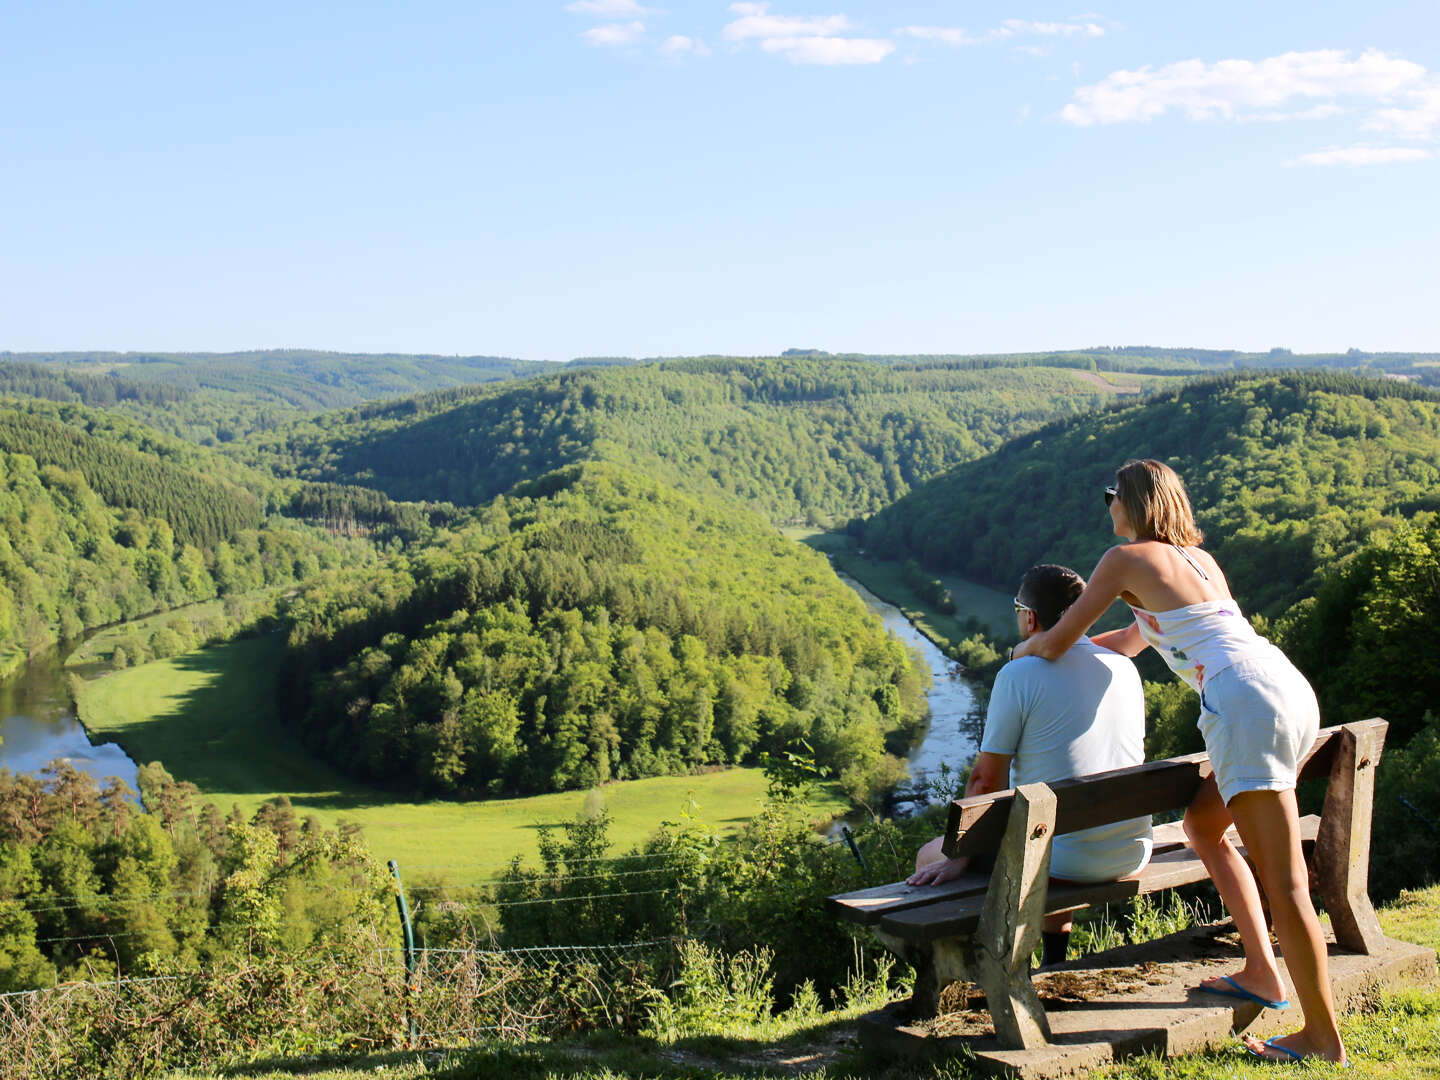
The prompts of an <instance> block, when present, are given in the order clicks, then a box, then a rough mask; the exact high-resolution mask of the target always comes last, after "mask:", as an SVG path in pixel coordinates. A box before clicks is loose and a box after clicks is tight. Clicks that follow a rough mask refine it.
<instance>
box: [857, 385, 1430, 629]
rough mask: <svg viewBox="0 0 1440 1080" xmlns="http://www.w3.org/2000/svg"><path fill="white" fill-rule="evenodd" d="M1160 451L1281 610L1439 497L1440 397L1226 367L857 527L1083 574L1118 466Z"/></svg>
mask: <svg viewBox="0 0 1440 1080" xmlns="http://www.w3.org/2000/svg"><path fill="white" fill-rule="evenodd" d="M1134 457H1157V458H1160V459H1162V460H1165V461H1167V462H1168V463H1170V464H1171V465H1172V466H1173V467H1174V468H1175V469H1176V470H1177V471H1178V472H1179V473H1180V475H1181V476H1182V477H1183V478H1184V480H1185V481H1186V484H1187V486H1188V488H1189V490H1190V495H1191V498H1192V499H1193V500H1194V502H1195V506H1196V511H1197V515H1198V517H1199V521H1200V524H1201V526H1202V528H1204V529H1205V530H1206V532H1207V534H1208V540H1207V543H1208V545H1209V546H1210V547H1211V549H1212V550H1214V551H1215V553H1216V556H1217V558H1219V560H1220V563H1221V565H1222V566H1224V567H1225V569H1226V573H1227V574H1228V575H1229V577H1230V580H1231V586H1232V589H1233V591H1234V592H1235V595H1236V596H1237V598H1239V599H1240V601H1241V603H1242V604H1244V606H1245V608H1246V610H1247V611H1252V612H1256V613H1261V614H1264V615H1267V616H1272V617H1273V616H1276V615H1279V614H1281V613H1282V612H1284V611H1285V610H1286V609H1288V608H1289V607H1290V606H1291V605H1292V604H1294V603H1295V602H1296V601H1298V600H1300V599H1301V598H1302V597H1305V596H1308V595H1313V594H1314V593H1315V591H1316V589H1317V588H1318V587H1319V584H1320V581H1319V576H1318V571H1319V570H1320V568H1321V567H1323V566H1325V565H1327V564H1329V563H1331V562H1333V561H1335V560H1337V559H1340V558H1342V557H1344V556H1345V555H1347V554H1349V553H1352V552H1354V551H1356V550H1358V548H1359V547H1361V546H1362V545H1363V544H1364V543H1366V542H1367V541H1368V540H1370V539H1372V538H1376V537H1379V536H1380V535H1383V534H1385V533H1388V532H1390V531H1393V530H1394V529H1395V528H1396V527H1397V526H1398V525H1399V524H1400V523H1401V522H1402V521H1406V520H1409V519H1411V518H1413V517H1415V516H1416V515H1417V514H1424V513H1428V512H1431V511H1434V510H1436V509H1440V497H1437V496H1436V492H1437V490H1440V396H1437V395H1436V394H1435V393H1433V392H1430V391H1426V390H1423V389H1421V388H1419V387H1416V386H1414V385H1412V384H1409V383H1405V382H1398V381H1394V380H1377V379H1365V378H1360V377H1356V376H1351V375H1345V374H1340V373H1324V372H1321V373H1308V374H1303V375H1302V374H1290V375H1281V376H1257V375H1232V376H1225V377H1219V378H1212V379H1207V380H1202V381H1199V382H1195V383H1188V384H1185V385H1183V386H1181V387H1179V388H1177V389H1174V390H1171V391H1168V392H1165V393H1162V394H1159V395H1157V396H1155V397H1154V398H1152V399H1149V400H1147V401H1146V402H1144V403H1143V404H1131V405H1124V406H1119V407H1116V408H1113V409H1110V410H1108V411H1105V412H1103V413H1101V414H1099V415H1095V416H1087V417H1081V418H1078V419H1074V420H1065V421H1060V422H1056V423H1052V424H1049V425H1047V426H1045V427H1042V428H1039V429H1037V430H1036V431H1034V432H1032V433H1030V434H1028V435H1025V436H1023V437H1021V438H1018V439H1015V440H1013V441H1012V442H1010V443H1009V444H1007V445H1006V446H1004V447H1003V448H1001V449H1000V450H999V451H997V452H996V453H995V454H993V455H991V456H990V457H988V458H986V459H984V460H983V461H980V462H974V463H969V464H965V465H961V466H959V467H958V468H956V469H954V470H952V471H951V472H950V473H948V474H946V475H945V476H942V477H939V478H937V479H936V480H934V481H932V482H930V483H929V484H927V485H925V486H924V487H922V488H920V489H918V490H916V491H914V492H912V493H911V494H910V495H908V496H907V497H905V498H904V499H903V500H901V501H899V502H897V503H896V504H895V505H894V506H891V507H887V508H886V509H885V510H884V511H882V512H881V513H879V514H876V515H875V516H874V517H872V518H871V519H870V520H868V521H866V522H864V523H863V524H860V525H858V526H857V527H856V530H855V531H856V532H857V533H858V534H859V537H860V538H861V540H862V542H863V543H864V544H865V545H866V546H867V547H868V548H870V549H872V550H873V551H874V552H875V553H876V554H879V555H882V556H885V557H890V558H902V559H903V558H915V559H916V560H917V561H919V562H920V563H921V564H922V565H923V566H924V567H926V568H927V569H928V570H930V571H932V572H950V573H958V574H962V575H964V576H966V577H969V578H972V579H974V580H977V581H983V582H987V583H989V584H993V585H996V586H997V587H1010V586H1013V584H1014V582H1016V581H1018V580H1019V578H1020V575H1021V574H1023V573H1024V571H1025V569H1026V568H1027V567H1029V566H1031V565H1033V564H1035V563H1037V562H1061V563H1065V564H1067V565H1071V566H1074V567H1076V568H1077V569H1078V570H1080V571H1081V572H1082V573H1088V571H1089V569H1090V568H1091V567H1092V566H1094V564H1095V562H1096V561H1097V560H1098V559H1099V557H1100V555H1101V554H1102V553H1103V552H1104V550H1105V548H1107V547H1108V546H1110V545H1111V544H1113V543H1116V542H1117V541H1116V539H1115V538H1114V536H1112V535H1111V533H1110V526H1109V518H1108V515H1107V514H1106V512H1105V508H1104V504H1103V502H1102V500H1101V497H1100V496H1101V491H1102V489H1103V487H1104V486H1105V485H1106V484H1108V483H1110V482H1111V481H1112V479H1113V476H1114V472H1115V469H1116V468H1118V467H1119V466H1120V465H1121V464H1123V463H1124V462H1125V461H1127V460H1129V459H1130V458H1134Z"/></svg>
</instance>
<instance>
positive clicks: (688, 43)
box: [656, 34, 710, 56]
mask: <svg viewBox="0 0 1440 1080" xmlns="http://www.w3.org/2000/svg"><path fill="white" fill-rule="evenodd" d="M656 51H657V52H659V53H660V55H661V56H709V55H710V47H709V46H708V45H706V44H705V42H703V41H701V40H700V39H699V38H692V37H686V36H685V35H684V34H671V35H670V36H669V37H668V38H666V39H665V40H664V41H662V42H661V43H660V47H659V48H658V49H657V50H656Z"/></svg>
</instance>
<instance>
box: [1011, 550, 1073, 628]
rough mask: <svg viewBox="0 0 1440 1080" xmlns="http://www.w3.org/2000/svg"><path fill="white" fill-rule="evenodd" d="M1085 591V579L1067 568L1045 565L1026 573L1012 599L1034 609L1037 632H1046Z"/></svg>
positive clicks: (1033, 567) (1051, 564) (1035, 567)
mask: <svg viewBox="0 0 1440 1080" xmlns="http://www.w3.org/2000/svg"><path fill="white" fill-rule="evenodd" d="M1084 589H1085V579H1084V578H1082V577H1081V576H1080V575H1079V574H1077V573H1075V571H1074V570H1071V569H1070V568H1069V567H1068V566H1056V565H1055V564H1053V563H1044V564H1043V565H1040V566H1032V567H1031V568H1030V569H1029V570H1026V571H1025V576H1024V577H1023V578H1021V579H1020V591H1019V592H1018V593H1016V594H1015V598H1016V599H1017V600H1019V601H1020V602H1021V603H1022V604H1024V605H1025V606H1026V607H1029V608H1033V609H1034V610H1035V617H1036V618H1037V619H1039V620H1040V629H1042V630H1049V629H1050V628H1051V627H1052V626H1054V625H1055V624H1056V623H1057V622H1059V621H1060V616H1061V615H1064V614H1065V609H1066V608H1068V607H1069V606H1070V605H1071V604H1073V603H1074V602H1075V601H1076V600H1078V599H1079V598H1080V593H1081V592H1083V591H1084Z"/></svg>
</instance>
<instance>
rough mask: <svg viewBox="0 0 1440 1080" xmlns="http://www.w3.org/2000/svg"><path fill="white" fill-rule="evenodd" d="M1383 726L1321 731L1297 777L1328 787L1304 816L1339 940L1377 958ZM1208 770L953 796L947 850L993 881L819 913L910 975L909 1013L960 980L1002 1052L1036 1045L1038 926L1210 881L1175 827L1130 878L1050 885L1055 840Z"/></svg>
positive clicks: (1185, 768)
mask: <svg viewBox="0 0 1440 1080" xmlns="http://www.w3.org/2000/svg"><path fill="white" fill-rule="evenodd" d="M1387 726H1388V725H1387V724H1386V722H1385V721H1384V720H1365V721H1361V722H1359V723H1354V724H1346V725H1344V726H1343V727H1332V728H1325V729H1323V730H1322V731H1321V732H1320V735H1319V737H1318V738H1317V739H1316V741H1315V745H1314V747H1312V748H1311V750H1310V754H1309V756H1308V757H1307V758H1306V759H1305V761H1304V762H1303V763H1302V765H1301V768H1300V779H1301V780H1302V781H1304V780H1310V779H1314V778H1319V777H1325V778H1328V786H1327V788H1326V792H1325V803H1324V807H1323V810H1322V812H1321V814H1320V816H1319V817H1318V818H1316V817H1310V818H1307V819H1305V820H1304V821H1302V830H1303V832H1304V834H1305V837H1306V840H1307V845H1306V846H1307V847H1308V848H1310V849H1311V853H1310V856H1309V863H1310V870H1311V880H1312V883H1313V886H1314V888H1315V889H1316V891H1318V893H1319V894H1320V897H1321V899H1322V901H1323V902H1324V905H1325V910H1326V911H1327V912H1328V914H1329V916H1330V919H1331V923H1332V925H1333V928H1334V932H1335V940H1336V943H1337V944H1338V945H1339V946H1340V947H1341V948H1343V949H1347V950H1349V951H1351V952H1357V953H1363V954H1365V955H1374V954H1375V952H1376V951H1377V950H1378V949H1379V948H1380V946H1381V943H1382V941H1383V940H1384V939H1383V935H1382V934H1381V931H1380V924H1379V922H1378V921H1377V920H1376V918H1375V911H1374V909H1373V908H1372V907H1371V905H1370V898H1369V895H1368V889H1367V878H1368V864H1369V859H1370V812H1371V806H1372V803H1373V799H1374V790H1375V767H1376V766H1377V765H1378V764H1379V762H1380V753H1381V750H1382V748H1383V747H1384V743H1385V731H1386V728H1387ZM1210 774H1211V768H1210V762H1209V759H1208V758H1207V757H1206V756H1205V755H1204V754H1191V755H1188V756H1186V757H1178V758H1170V759H1168V760H1165V761H1152V762H1147V763H1145V764H1144V765H1137V766H1135V767H1133V768H1129V769H1116V770H1114V771H1113V772H1107V773H1099V774H1097V775H1094V776H1087V777H1084V778H1082V779H1076V780H1063V781H1060V782H1057V783H1054V784H1026V785H1023V786H1021V787H1019V788H1015V789H1012V790H1007V791H1000V792H996V793H994V794H991V795H979V796H975V797H973V798H969V799H957V800H956V801H955V802H953V803H951V805H950V818H949V823H948V825H947V827H946V830H945V842H944V851H945V854H946V855H948V856H951V857H954V856H959V855H986V854H992V853H993V854H994V856H995V861H994V869H993V870H992V871H991V872H990V873H989V874H969V875H966V876H964V877H961V878H959V879H957V880H955V881H949V882H945V883H943V884H940V885H932V886H911V885H906V884H905V883H904V882H897V883H895V884H893V885H882V886H880V887H878V888H873V889H862V890H859V891H858V892H851V893H844V894H841V895H838V896H832V897H830V898H829V900H828V906H829V908H830V911H831V912H832V913H833V914H835V915H837V916H839V917H840V918H843V919H847V920H849V921H852V922H856V923H860V924H862V925H864V926H869V927H870V928H871V929H872V930H874V932H875V934H876V936H877V937H878V938H879V939H880V941H881V943H882V944H883V945H884V946H885V947H886V948H887V949H889V950H890V951H891V952H893V953H894V954H895V955H896V956H898V957H900V958H901V959H902V960H905V961H906V962H908V963H910V964H911V965H913V966H914V968H915V972H916V980H915V992H914V995H913V997H912V998H911V1002H910V1009H909V1012H910V1014H911V1015H912V1016H915V1017H927V1016H933V1015H935V1012H936V1009H937V1007H938V1003H939V997H940V992H941V990H943V989H944V987H945V986H947V985H948V984H950V983H952V982H957V981H968V982H971V983H975V984H977V985H978V986H979V987H980V988H981V990H983V991H984V993H985V997H986V1002H987V1007H988V1009H989V1011H990V1016H991V1019H992V1021H993V1023H994V1027H995V1034H996V1037H997V1038H998V1040H999V1041H1000V1044H1001V1045H1002V1046H1003V1047H1006V1048H1008V1049H1016V1050H1019V1049H1032V1048H1035V1047H1040V1046H1044V1045H1046V1044H1047V1043H1048V1042H1049V1040H1050V1035H1051V1033H1050V1024H1049V1021H1048V1019H1047V1017H1046V1015H1045V1010H1044V1008H1043V1007H1042V1005H1041V1003H1040V999H1039V997H1038V996H1037V995H1036V993H1035V989H1034V987H1033V986H1032V985H1031V983H1030V958H1031V954H1032V953H1033V952H1034V950H1035V946H1036V944H1037V943H1038V941H1039V939H1040V927H1041V921H1042V919H1043V917H1044V916H1045V915H1047V914H1051V913H1056V912H1062V911H1073V910H1075V909H1078V908H1082V907H1086V906H1089V905H1094V904H1103V903H1107V902H1110V901H1114V900H1125V899H1128V898H1130V897H1134V896H1143V895H1146V894H1150V893H1155V892H1159V891H1161V890H1164V889H1172V888H1175V887H1177V886H1181V885H1189V884H1192V883H1194V882H1198V881H1205V880H1208V877H1209V875H1208V874H1207V873H1206V871H1205V867H1204V865H1203V864H1202V863H1201V862H1200V859H1199V858H1198V857H1197V856H1196V855H1195V854H1194V852H1192V851H1191V850H1190V849H1189V848H1188V847H1186V846H1185V842H1184V836H1183V833H1182V831H1181V829H1180V826H1179V824H1178V823H1175V824H1171V825H1163V826H1160V827H1158V828H1157V829H1156V830H1155V833H1156V837H1155V839H1156V843H1155V854H1154V855H1153V856H1152V858H1151V860H1150V863H1149V865H1147V866H1146V868H1145V869H1144V870H1143V871H1142V872H1141V873H1140V874H1139V875H1137V876H1136V877H1134V878H1129V879H1126V880H1124V881H1114V882H1102V883H1100V884H1095V885H1059V884H1057V885H1056V886H1055V887H1054V888H1051V887H1049V884H1050V880H1049V879H1050V873H1049V868H1050V842H1051V840H1052V839H1053V838H1054V837H1055V836H1058V835H1063V834H1065V833H1070V832H1075V831H1078V830H1080V829H1089V828H1093V827H1095V826H1098V825H1107V824H1111V823H1113V822H1118V821H1124V820H1126V819H1128V818H1133V817H1140V816H1142V815H1145V814H1155V813H1160V812H1164V811H1170V810H1179V809H1182V808H1183V807H1185V806H1187V805H1189V803H1190V801H1191V800H1192V799H1193V798H1194V796H1195V792H1196V790H1197V789H1198V788H1199V786H1200V784H1201V783H1202V782H1203V781H1204V780H1205V779H1206V778H1208V777H1209V776H1210ZM1310 841H1313V843H1310Z"/></svg>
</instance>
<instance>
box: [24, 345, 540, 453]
mask: <svg viewBox="0 0 1440 1080" xmlns="http://www.w3.org/2000/svg"><path fill="white" fill-rule="evenodd" d="M554 366H555V365H551V364H544V363H538V362H535V361H528V360H512V359H507V358H504V357H496V356H426V355H400V354H383V353H382V354H356V353H334V352H317V351H312V350H300V349H276V350H269V351H263V352H240V353H107V352H60V353H0V394H16V395H25V396H29V397H36V398H45V399H48V400H51V401H64V402H75V403H78V404H84V405H91V406H99V407H102V408H109V409H116V410H118V411H120V412H122V413H125V414H127V415H129V416H132V417H134V418H136V419H138V420H141V421H143V422H144V423H146V424H148V425H150V426H151V427H154V428H157V429H159V430H161V431H165V432H168V433H170V434H172V435H179V436H181V437H184V438H187V439H190V440H192V441H194V442H202V443H213V442H228V441H230V440H231V439H235V438H239V437H240V436H242V435H245V434H246V433H248V432H251V431H255V430H263V429H265V428H269V427H274V426H275V425H277V424H281V423H286V422H288V421H290V420H293V419H295V418H297V417H299V416H303V415H306V414H310V413H315V412H321V411H324V410H327V409H339V408H344V407H346V406H350V405H357V404H359V403H361V402H364V401H374V400H378V399H381V398H387V397H399V396H402V395H405V394H416V393H422V392H424V391H427V390H434V389H437V388H439V387H445V386H460V385H466V384H472V383H483V382H489V381H492V380H501V379H511V378H516V377H518V376H522V375H527V374H531V373H534V372H538V371H544V370H547V369H549V368H551V367H554Z"/></svg>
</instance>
